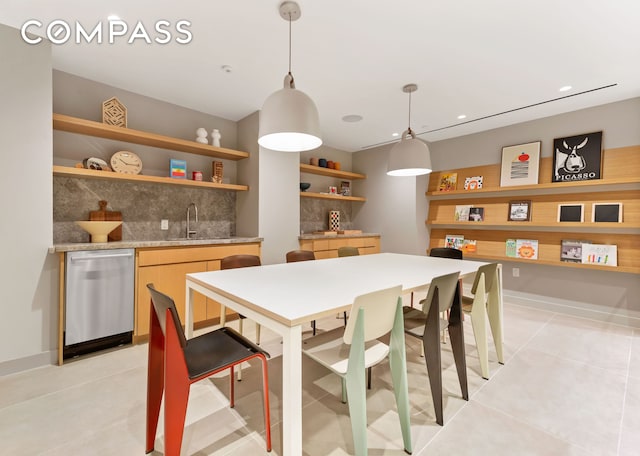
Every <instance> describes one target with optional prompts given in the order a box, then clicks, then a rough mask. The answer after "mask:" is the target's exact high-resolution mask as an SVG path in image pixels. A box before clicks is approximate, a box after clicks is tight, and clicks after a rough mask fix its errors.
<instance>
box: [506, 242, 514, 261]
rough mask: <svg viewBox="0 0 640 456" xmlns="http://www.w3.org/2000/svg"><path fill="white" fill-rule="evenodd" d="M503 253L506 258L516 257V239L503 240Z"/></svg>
mask: <svg viewBox="0 0 640 456" xmlns="http://www.w3.org/2000/svg"><path fill="white" fill-rule="evenodd" d="M505 255H506V256H507V257H508V258H515V257H516V240H515V239H507V241H506V242H505Z"/></svg>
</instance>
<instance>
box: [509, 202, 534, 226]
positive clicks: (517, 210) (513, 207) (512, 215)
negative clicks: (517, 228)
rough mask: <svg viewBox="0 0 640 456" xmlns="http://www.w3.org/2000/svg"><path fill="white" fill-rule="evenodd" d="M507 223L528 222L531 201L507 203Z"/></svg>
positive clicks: (529, 219)
mask: <svg viewBox="0 0 640 456" xmlns="http://www.w3.org/2000/svg"><path fill="white" fill-rule="evenodd" d="M509 221H510V222H530V221H531V200H525V201H509Z"/></svg>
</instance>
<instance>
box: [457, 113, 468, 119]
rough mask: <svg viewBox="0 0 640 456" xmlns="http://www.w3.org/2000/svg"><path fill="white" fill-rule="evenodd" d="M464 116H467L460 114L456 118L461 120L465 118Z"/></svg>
mask: <svg viewBox="0 0 640 456" xmlns="http://www.w3.org/2000/svg"><path fill="white" fill-rule="evenodd" d="M466 118H467V116H466V115H464V114H460V115H459V116H458V119H460V120H462V119H466Z"/></svg>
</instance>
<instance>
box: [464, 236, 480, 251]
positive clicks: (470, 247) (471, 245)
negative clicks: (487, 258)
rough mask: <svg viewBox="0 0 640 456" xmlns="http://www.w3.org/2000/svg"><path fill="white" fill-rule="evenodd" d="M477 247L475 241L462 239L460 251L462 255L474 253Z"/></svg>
mask: <svg viewBox="0 0 640 456" xmlns="http://www.w3.org/2000/svg"><path fill="white" fill-rule="evenodd" d="M477 247H478V246H477V241H476V240H475V239H464V240H463V241H462V247H461V248H460V250H462V251H463V252H464V253H476V251H477Z"/></svg>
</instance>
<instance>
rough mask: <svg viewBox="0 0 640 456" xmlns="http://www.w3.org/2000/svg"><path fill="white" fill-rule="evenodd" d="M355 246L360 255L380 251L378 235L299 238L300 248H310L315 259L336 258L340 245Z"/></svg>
mask: <svg viewBox="0 0 640 456" xmlns="http://www.w3.org/2000/svg"><path fill="white" fill-rule="evenodd" d="M347 246H349V247H357V248H358V251H359V252H360V255H368V254H371V253H380V236H361V237H336V238H329V239H300V248H301V249H302V250H311V251H313V253H314V254H315V256H316V259H318V260H320V259H323V258H337V257H338V249H339V248H340V247H347Z"/></svg>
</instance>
